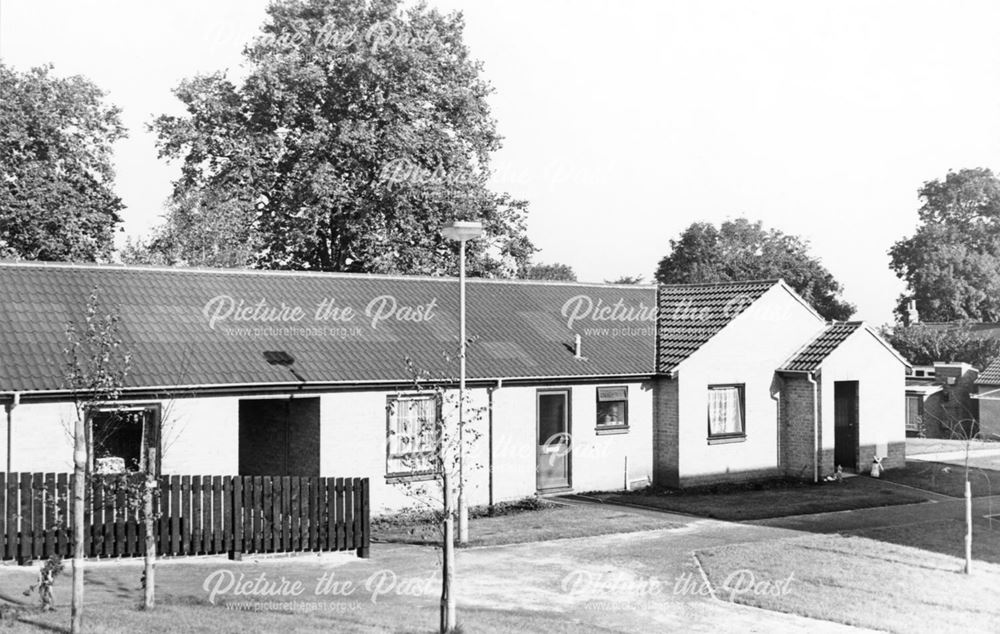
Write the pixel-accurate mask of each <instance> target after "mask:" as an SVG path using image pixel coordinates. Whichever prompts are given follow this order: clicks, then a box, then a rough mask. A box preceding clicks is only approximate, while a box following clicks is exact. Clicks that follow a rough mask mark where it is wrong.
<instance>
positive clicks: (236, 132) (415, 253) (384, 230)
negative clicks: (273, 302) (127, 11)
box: [151, 0, 534, 276]
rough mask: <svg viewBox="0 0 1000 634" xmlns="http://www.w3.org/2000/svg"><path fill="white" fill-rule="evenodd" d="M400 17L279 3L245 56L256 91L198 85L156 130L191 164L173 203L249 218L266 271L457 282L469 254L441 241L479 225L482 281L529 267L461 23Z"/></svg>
mask: <svg viewBox="0 0 1000 634" xmlns="http://www.w3.org/2000/svg"><path fill="white" fill-rule="evenodd" d="M402 7H403V3H402V1H401V0H298V1H293V0H281V1H279V2H275V3H272V4H271V5H270V6H269V7H268V9H267V19H266V21H265V24H264V25H263V28H262V34H261V35H260V36H259V37H257V38H256V39H255V40H254V41H253V42H251V43H250V44H249V45H248V46H247V47H246V48H245V49H244V57H245V60H246V66H247V69H246V70H247V77H246V79H245V80H244V81H242V82H241V83H239V84H237V83H234V82H233V81H231V80H229V79H228V78H227V77H226V76H225V75H224V74H221V73H216V74H212V75H205V76H197V77H194V78H191V79H188V80H185V81H183V82H182V83H181V84H180V86H179V87H178V88H177V89H176V90H175V91H174V93H175V95H176V96H177V97H178V98H179V99H180V100H181V101H182V102H183V104H184V106H185V107H186V109H187V115H186V116H183V117H175V116H167V115H163V116H160V117H158V118H157V119H156V120H155V121H154V122H153V123H152V125H151V129H152V130H153V131H154V132H155V133H156V135H157V137H158V147H159V153H160V156H161V157H164V158H167V159H171V160H181V161H182V173H181V177H180V179H179V180H177V181H176V182H175V183H174V199H175V202H177V201H182V200H184V199H186V198H188V197H196V198H200V199H202V200H204V201H207V204H206V205H204V206H203V207H202V208H201V212H202V213H205V214H213V213H218V212H219V209H220V207H221V206H223V205H228V206H230V207H233V208H239V209H240V210H241V211H242V213H243V214H244V218H245V219H247V220H249V222H250V225H251V227H252V232H253V233H254V234H256V237H257V240H258V241H259V243H260V245H261V247H260V248H259V249H258V250H257V252H256V253H254V257H253V261H252V264H253V265H254V266H259V267H265V268H291V269H314V270H325V271H358V272H381V273H398V272H407V273H424V274H432V275H433V274H442V273H453V272H455V270H456V269H457V262H456V258H455V252H456V250H457V246H456V245H455V244H453V243H450V242H448V241H447V240H446V239H444V238H443V237H442V236H441V233H440V227H442V226H443V225H444V224H445V223H446V222H447V221H450V220H455V219H480V220H482V222H483V225H484V228H485V232H486V233H485V236H484V238H483V239H480V240H476V241H474V242H470V243H469V245H468V246H469V251H470V260H471V262H470V271H471V272H472V273H473V274H478V275H484V276H510V275H513V274H516V273H517V272H518V271H519V270H520V269H521V268H523V266H524V265H525V263H526V262H527V260H528V258H529V257H530V255H531V253H532V252H533V251H534V247H533V246H532V244H531V242H530V241H529V240H528V238H527V236H526V233H525V223H524V221H525V214H526V208H527V204H526V203H525V202H523V201H518V200H514V199H513V198H511V197H510V196H509V195H508V194H498V193H494V192H492V191H490V190H489V189H488V187H487V185H486V183H487V181H488V179H489V177H490V155H491V154H492V153H493V152H494V151H496V150H497V149H499V148H500V145H501V143H500V142H501V137H500V136H499V135H498V134H497V131H496V122H495V121H494V120H493V118H492V116H491V114H490V108H489V105H488V103H487V97H488V95H489V94H490V93H491V92H492V90H493V89H492V87H491V86H490V85H489V84H488V83H487V82H486V81H485V80H484V79H482V77H481V71H482V65H481V64H480V63H479V62H477V61H474V60H473V59H472V58H471V57H470V53H469V50H468V48H467V47H466V45H465V43H464V42H463V31H464V23H463V19H462V16H461V14H459V13H452V14H448V15H443V14H441V13H439V12H438V11H436V10H434V9H429V8H428V7H427V6H425V5H423V4H419V5H417V6H413V7H408V8H402ZM209 222H211V221H209ZM171 224H174V223H171V222H168V225H171ZM182 224H183V223H182ZM167 233H170V232H169V231H168V232H167ZM185 235H186V234H184V233H183V232H182V233H181V234H180V237H185ZM187 237H190V236H187ZM184 248H186V247H182V249H181V250H182V251H183V250H184Z"/></svg>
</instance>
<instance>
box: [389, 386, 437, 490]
mask: <svg viewBox="0 0 1000 634" xmlns="http://www.w3.org/2000/svg"><path fill="white" fill-rule="evenodd" d="M436 426H437V399H435V398H434V396H433V395H428V396H423V395H421V396H401V397H395V398H392V397H390V399H389V407H388V432H387V433H388V438H387V442H386V445H387V449H388V450H387V452H386V453H387V459H386V473H387V474H388V475H414V474H427V473H432V472H433V471H434V449H435V447H434V442H435V436H436Z"/></svg>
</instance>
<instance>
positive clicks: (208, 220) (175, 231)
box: [121, 192, 263, 268]
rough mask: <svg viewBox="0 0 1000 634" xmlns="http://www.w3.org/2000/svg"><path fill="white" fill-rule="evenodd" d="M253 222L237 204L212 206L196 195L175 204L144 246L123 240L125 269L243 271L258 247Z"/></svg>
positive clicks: (209, 199)
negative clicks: (137, 266) (156, 267)
mask: <svg viewBox="0 0 1000 634" xmlns="http://www.w3.org/2000/svg"><path fill="white" fill-rule="evenodd" d="M253 221H254V216H253V215H252V214H248V213H247V212H246V207H245V206H241V205H240V204H239V203H238V202H236V201H232V200H229V201H226V200H222V201H219V200H215V199H214V197H213V196H212V195H211V194H202V193H201V192H197V193H193V194H189V195H185V196H183V197H180V198H175V199H174V200H173V201H171V203H170V211H169V213H168V214H167V216H166V219H165V222H164V223H163V224H162V225H161V226H159V227H157V228H156V229H155V230H154V233H153V235H152V236H151V237H150V238H149V239H148V240H145V241H144V240H138V241H132V240H128V241H127V242H126V244H125V247H124V248H123V249H122V251H121V259H122V262H124V263H125V264H156V265H164V266H177V265H180V266H207V267H221V268H244V267H249V266H251V265H252V264H253V263H254V260H255V257H256V255H257V253H259V252H260V251H261V249H262V248H263V245H262V244H261V243H260V236H259V235H258V234H257V232H256V231H255V230H254V226H253Z"/></svg>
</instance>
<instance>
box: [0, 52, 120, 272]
mask: <svg viewBox="0 0 1000 634" xmlns="http://www.w3.org/2000/svg"><path fill="white" fill-rule="evenodd" d="M51 70H52V67H51V66H43V67H40V68H33V69H31V70H30V71H28V72H25V73H19V72H17V71H15V70H13V69H11V68H9V67H8V66H5V65H4V64H2V63H0V94H2V95H3V98H2V99H0V257H4V258H10V257H20V258H26V259H30V260H88V261H94V260H100V259H104V258H107V257H108V255H109V254H110V253H111V249H112V235H113V231H114V229H115V226H116V225H117V224H118V223H120V222H121V216H120V214H119V212H121V210H122V209H123V208H124V205H123V204H122V201H121V199H120V198H118V196H117V195H115V193H114V191H113V181H114V170H113V168H112V162H111V146H112V144H113V143H114V142H115V141H117V140H119V139H122V138H124V137H125V128H124V127H123V126H122V124H121V119H120V110H119V109H118V108H117V107H115V106H110V105H107V104H105V103H104V101H103V98H104V94H105V93H103V92H102V91H101V90H100V89H99V88H98V87H97V86H95V85H94V84H93V83H91V82H90V81H89V80H87V79H85V78H83V77H80V76H74V77H68V78H65V79H61V78H57V77H53V76H52V75H51V74H50V71H51Z"/></svg>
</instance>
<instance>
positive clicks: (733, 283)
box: [660, 277, 783, 288]
mask: <svg viewBox="0 0 1000 634" xmlns="http://www.w3.org/2000/svg"><path fill="white" fill-rule="evenodd" d="M781 281H783V280H782V278H780V277H776V278H772V279H763V280H732V281H729V282H687V283H684V284H665V283H661V284H660V286H662V287H665V288H690V287H695V286H699V287H700V286H738V285H745V284H770V285H774V284H777V283H779V282H781Z"/></svg>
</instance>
